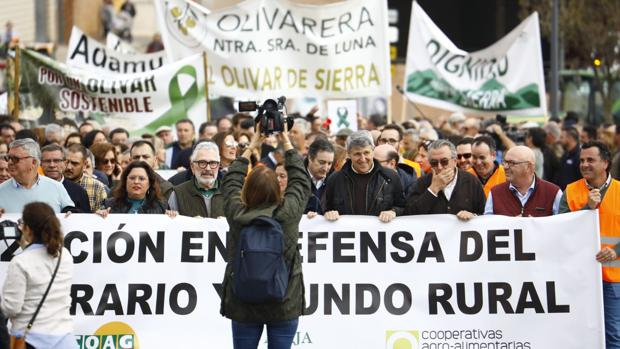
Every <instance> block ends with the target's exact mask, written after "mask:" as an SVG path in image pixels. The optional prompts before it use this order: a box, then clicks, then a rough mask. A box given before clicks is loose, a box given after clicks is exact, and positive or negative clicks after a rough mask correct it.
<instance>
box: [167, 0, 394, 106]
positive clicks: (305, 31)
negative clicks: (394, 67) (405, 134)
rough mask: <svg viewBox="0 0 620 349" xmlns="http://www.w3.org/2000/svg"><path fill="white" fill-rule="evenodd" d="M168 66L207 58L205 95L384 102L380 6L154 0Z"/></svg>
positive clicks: (365, 0)
mask: <svg viewBox="0 0 620 349" xmlns="http://www.w3.org/2000/svg"><path fill="white" fill-rule="evenodd" d="M155 5H156V8H157V14H158V19H159V28H160V31H161V33H162V39H163V41H164V45H165V48H166V52H167V53H168V57H169V58H170V61H174V60H176V59H179V58H181V57H185V56H186V55H188V54H193V53H196V52H202V51H206V52H207V54H208V58H209V59H208V61H209V63H208V76H209V92H210V93H212V94H214V95H221V96H235V97H244V98H259V99H264V98H273V97H274V96H279V95H285V96H287V97H298V98H303V97H328V98H350V97H363V96H388V95H390V93H391V78H390V60H389V41H388V38H387V29H388V16H387V1H386V0H348V1H342V2H338V3H334V4H329V5H320V6H313V5H302V4H296V3H293V2H291V1H288V0H246V1H243V2H240V3H239V4H236V5H234V6H231V7H228V8H225V9H220V10H217V11H212V12H209V11H208V10H206V9H205V8H203V7H201V6H199V5H197V4H196V3H195V2H193V1H188V0H156V1H155Z"/></svg>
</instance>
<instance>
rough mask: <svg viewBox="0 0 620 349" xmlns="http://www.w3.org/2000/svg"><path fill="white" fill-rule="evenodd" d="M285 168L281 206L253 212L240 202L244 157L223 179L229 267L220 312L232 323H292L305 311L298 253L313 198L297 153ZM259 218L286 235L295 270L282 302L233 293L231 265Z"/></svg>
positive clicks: (292, 153)
mask: <svg viewBox="0 0 620 349" xmlns="http://www.w3.org/2000/svg"><path fill="white" fill-rule="evenodd" d="M285 168H286V170H287V172H288V186H287V187H286V191H285V192H284V200H283V201H282V203H281V204H280V205H273V206H269V207H263V208H257V209H253V210H247V209H246V208H245V205H244V204H243V203H242V202H241V188H242V187H243V182H244V179H245V176H246V173H247V169H248V160H247V159H245V158H241V157H240V158H238V159H237V160H235V161H234V162H233V163H232V165H231V166H230V169H229V170H228V173H227V174H226V177H224V183H223V184H222V188H221V191H222V193H223V195H224V198H225V199H224V200H225V208H226V210H225V212H226V220H227V221H228V225H229V234H228V241H227V244H226V249H227V252H228V264H227V266H226V271H225V274H224V283H223V287H222V303H221V309H220V312H221V313H222V315H224V316H226V317H228V318H230V319H232V320H235V321H239V322H268V321H285V320H292V319H295V318H297V317H299V316H300V315H302V312H303V309H304V308H305V304H304V303H305V301H304V284H303V275H302V270H301V256H300V254H299V251H298V250H297V240H298V237H299V221H300V220H301V217H302V216H303V211H304V208H305V207H306V202H308V197H309V196H310V185H311V183H310V178H309V176H308V174H307V173H306V169H305V168H304V165H303V160H302V158H301V157H300V156H299V154H298V153H297V151H295V150H289V151H287V152H286V155H285ZM258 216H270V217H273V218H275V219H276V220H277V221H278V222H280V224H281V225H282V230H283V231H284V255H285V258H286V260H287V261H289V263H291V265H292V268H291V275H290V277H289V283H288V289H287V292H286V296H285V298H284V300H283V301H282V302H272V303H264V304H249V303H244V302H242V301H241V300H239V299H238V298H237V297H235V295H234V293H233V290H232V264H233V258H234V255H235V251H236V249H237V244H238V242H239V234H240V231H241V228H242V227H243V226H244V225H245V224H248V223H249V222H251V221H252V220H253V219H254V218H256V217H258Z"/></svg>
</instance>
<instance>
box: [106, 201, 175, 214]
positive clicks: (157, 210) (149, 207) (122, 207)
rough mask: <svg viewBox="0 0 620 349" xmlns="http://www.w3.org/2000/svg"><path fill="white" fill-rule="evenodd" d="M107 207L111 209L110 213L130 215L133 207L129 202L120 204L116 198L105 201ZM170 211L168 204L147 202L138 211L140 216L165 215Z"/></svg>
mask: <svg viewBox="0 0 620 349" xmlns="http://www.w3.org/2000/svg"><path fill="white" fill-rule="evenodd" d="M105 207H106V208H108V207H111V208H112V209H111V210H110V213H128V212H129V209H130V208H131V205H129V203H127V202H118V203H117V201H116V199H115V198H108V199H106V200H105ZM167 209H168V203H166V202H162V201H153V202H149V201H148V200H145V201H144V203H143V204H142V207H140V210H138V213H139V214H164V213H166V210H167Z"/></svg>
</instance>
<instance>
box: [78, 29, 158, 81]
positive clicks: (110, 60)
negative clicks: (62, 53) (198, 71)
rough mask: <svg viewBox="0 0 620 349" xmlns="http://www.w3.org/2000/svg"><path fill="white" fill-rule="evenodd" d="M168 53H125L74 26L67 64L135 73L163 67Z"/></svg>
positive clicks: (93, 69) (101, 70)
mask: <svg viewBox="0 0 620 349" xmlns="http://www.w3.org/2000/svg"><path fill="white" fill-rule="evenodd" d="M167 60H168V59H167V58H166V54H165V53H164V52H155V53H148V54H124V53H121V52H118V51H114V50H112V49H109V48H107V47H105V46H104V45H102V44H100V43H99V42H98V41H97V40H95V39H92V38H90V37H88V36H87V35H86V34H84V32H82V31H81V30H80V29H78V28H77V27H73V30H72V31H71V38H70V39H69V46H68V47H67V65H68V66H70V67H77V68H82V69H85V70H90V71H97V72H100V73H107V74H109V73H113V74H133V73H144V72H147V71H151V70H155V69H157V68H161V67H162V66H163V65H164V64H166V61H167Z"/></svg>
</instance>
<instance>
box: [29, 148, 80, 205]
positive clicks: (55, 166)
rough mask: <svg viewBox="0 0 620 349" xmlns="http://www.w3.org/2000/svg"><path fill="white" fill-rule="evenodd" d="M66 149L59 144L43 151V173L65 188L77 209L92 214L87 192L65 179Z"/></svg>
mask: <svg viewBox="0 0 620 349" xmlns="http://www.w3.org/2000/svg"><path fill="white" fill-rule="evenodd" d="M66 161H67V160H66V158H65V151H64V149H63V148H62V147H61V146H59V145H57V144H48V145H46V146H45V147H43V148H42V149H41V168H43V173H44V174H45V175H46V176H47V177H49V178H51V179H53V180H55V181H58V182H60V183H62V185H63V186H64V187H65V189H66V190H67V193H68V194H69V197H70V198H71V200H73V203H75V208H77V209H79V210H80V213H91V209H90V202H89V200H88V194H87V193H86V190H85V189H84V188H82V187H81V186H80V185H79V184H77V183H74V182H73V181H72V180H70V179H67V178H65V176H64V172H65V168H66V167H67V162H66Z"/></svg>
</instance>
